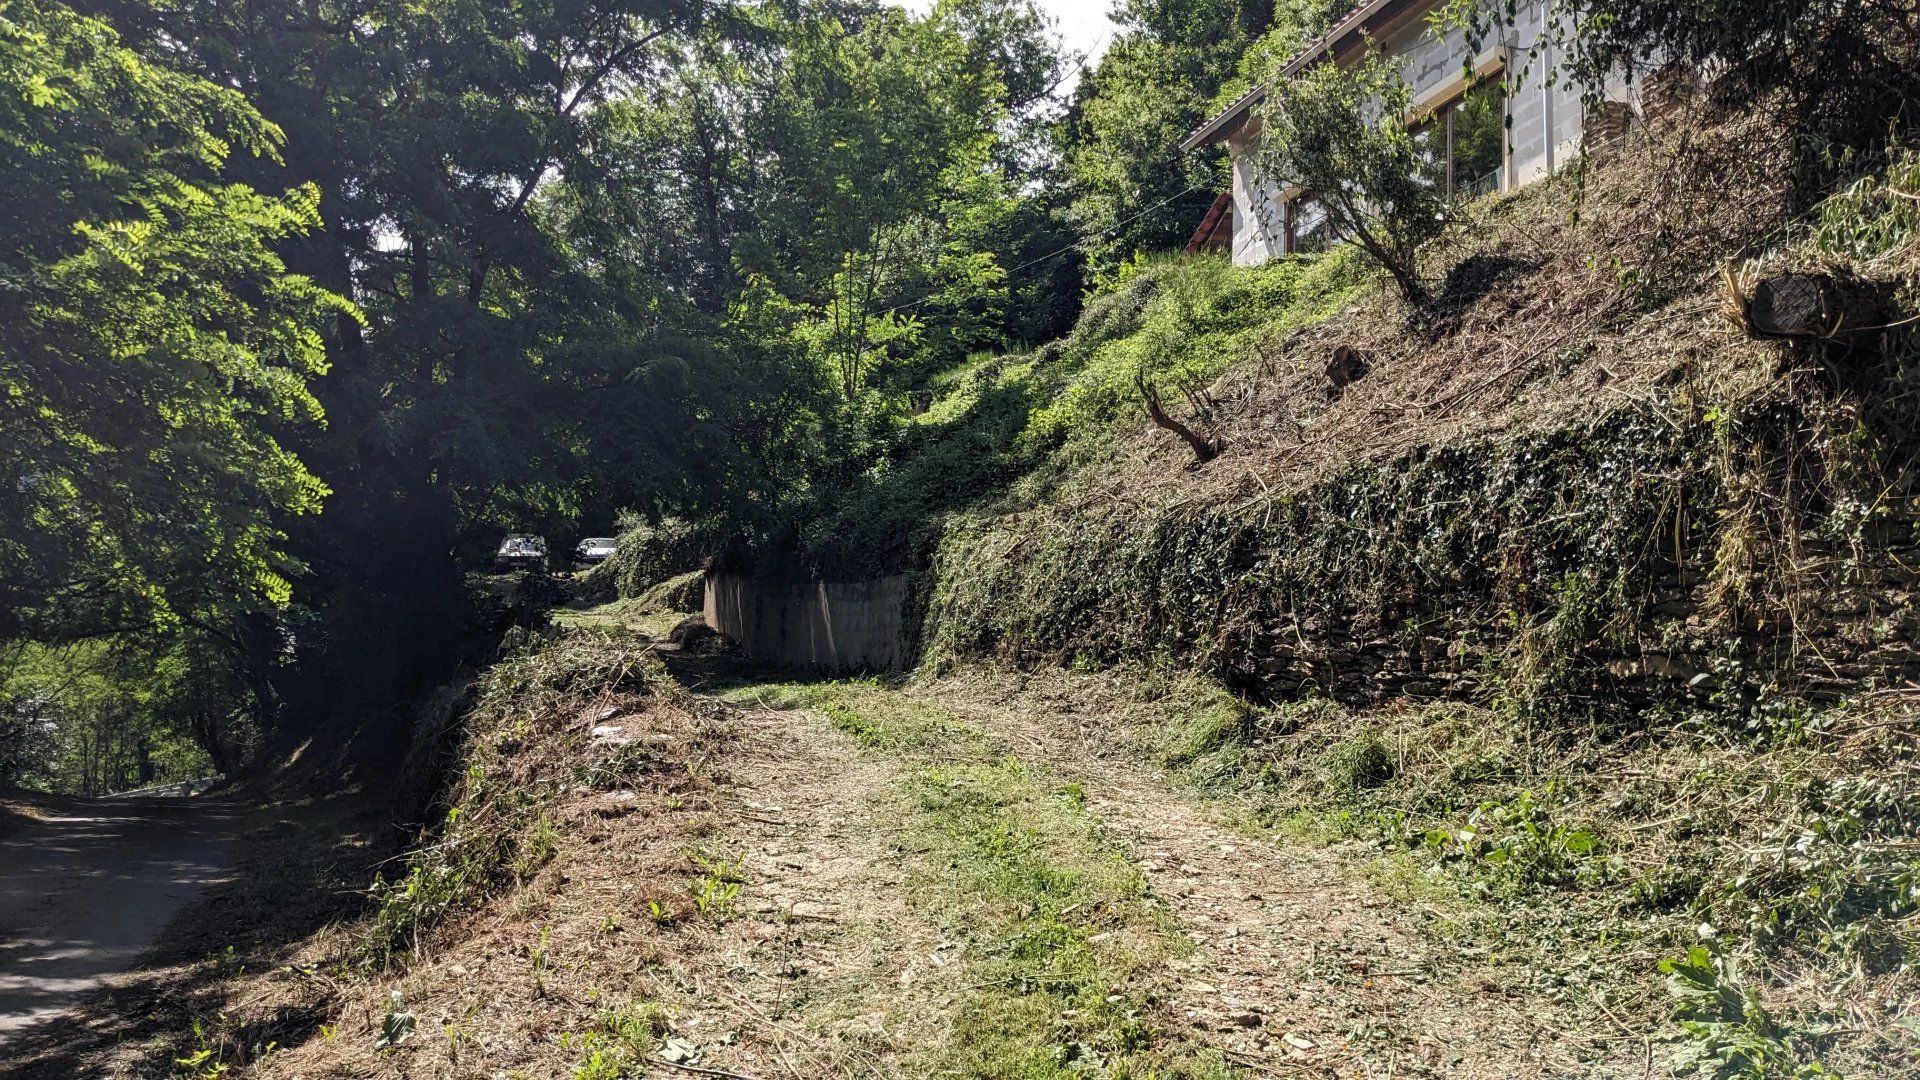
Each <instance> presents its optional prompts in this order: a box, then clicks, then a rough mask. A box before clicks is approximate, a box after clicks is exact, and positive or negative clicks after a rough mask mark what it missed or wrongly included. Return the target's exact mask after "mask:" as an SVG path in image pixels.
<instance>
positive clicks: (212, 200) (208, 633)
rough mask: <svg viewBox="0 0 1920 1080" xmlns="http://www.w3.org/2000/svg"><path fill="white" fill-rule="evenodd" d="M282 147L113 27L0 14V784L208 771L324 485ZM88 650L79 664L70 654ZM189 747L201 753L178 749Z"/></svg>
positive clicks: (306, 192)
mask: <svg viewBox="0 0 1920 1080" xmlns="http://www.w3.org/2000/svg"><path fill="white" fill-rule="evenodd" d="M283 141H284V139H283V135H282V133H281V130H280V129H279V128H278V127H276V126H274V125H273V124H271V123H269V122H268V121H267V120H265V119H263V118H262V116H261V114H260V113H259V112H258V111H256V110H255V108H254V107H253V106H252V105H250V104H249V103H248V102H247V101H246V99H245V98H243V97H242V96H241V95H240V94H239V93H237V92H235V91H234V90H232V89H231V88H228V87H225V86H221V85H217V84H216V83H214V82H211V81H208V80H205V79H201V78H197V77H195V76H193V75H189V74H183V73H181V72H178V71H175V70H171V69H170V68H168V67H166V66H164V65H162V64H157V63H153V62H150V61H149V60H147V59H145V58H143V57H142V56H141V55H140V54H139V53H138V52H137V51H136V50H134V49H132V48H129V47H127V46H126V45H125V44H123V43H122V41H121V39H120V37H119V35H118V34H116V32H115V31H114V30H113V29H111V28H110V27H109V26H108V25H107V24H106V23H104V22H102V21H99V20H97V19H91V18H85V17H83V16H80V15H78V14H76V13H75V12H74V11H72V10H71V9H69V8H67V7H64V6H62V5H59V4H54V3H41V2H38V0H7V2H6V3H3V4H0V168H4V170H5V173H6V175H7V177H8V181H7V184H8V193H7V198H6V199H5V200H4V201H3V202H0V283H4V284H0V430H4V431H5V432H6V437H5V438H4V439H0V474H4V475H5V476H7V477H9V479H8V481H7V482H6V483H4V484H0V715H5V716H6V720H5V721H3V722H0V762H3V763H0V771H4V772H5V773H7V774H9V775H10V776H11V778H15V779H30V780H31V782H37V783H43V784H48V785H51V786H54V787H57V788H61V789H65V790H73V791H81V792H86V793H98V792H103V791H108V790H117V789H121V788H125V787H130V786H135V785H137V784H139V783H142V782H146V781H149V780H157V779H160V778H162V777H167V778H176V777H178V776H179V774H181V773H183V772H193V773H197V774H200V775H204V774H205V773H207V772H210V771H215V770H217V769H220V768H224V767H225V764H226V758H227V757H228V755H229V754H231V753H235V752H237V751H238V750H240V749H241V748H242V746H243V744H244V742H245V740H244V738H243V737H241V736H243V735H244V732H245V731H246V729H247V719H246V714H247V713H249V712H252V711H256V710H258V709H259V708H260V707H261V706H263V705H265V704H266V700H265V699H266V698H267V697H268V695H267V694H266V693H265V692H264V691H263V688H262V681H261V680H262V675H263V673H264V669H266V668H269V667H270V666H271V665H272V663H273V661H272V659H271V658H269V657H265V656H262V655H261V653H260V651H259V650H258V649H257V646H258V645H259V643H260V642H261V640H262V639H263V638H265V637H268V636H274V635H273V631H272V629H271V621H272V620H273V619H274V618H276V617H278V615H279V613H280V612H281V611H282V610H283V608H284V607H285V605H286V604H287V603H288V601H289V599H290V598H291V588H292V584H291V583H292V580H293V579H294V578H295V577H297V575H298V574H299V573H300V572H301V570H302V567H301V564H300V562H299V561H298V560H297V559H296V558H295V557H294V554H293V551H292V547H291V545H290V544H289V542H288V537H287V535H286V528H287V526H288V523H289V522H290V521H291V520H292V519H294V518H296V517H299V516H301V515H310V514H313V513H314V512H316V511H317V510H319V508H320V505H321V501H322V498H323V497H324V496H325V495H326V493H327V488H326V486H325V485H324V484H323V483H322V482H321V480H320V479H319V478H318V477H316V476H315V475H314V474H313V472H311V471H310V470H309V468H308V466H307V465H306V464H305V463H304V462H303V461H302V460H301V458H300V457H299V456H297V455H296V451H295V448H294V445H293V444H292V443H290V441H289V439H290V437H291V438H292V439H294V440H297V439H299V438H303V437H305V436H306V435H308V434H310V433H311V432H312V431H313V430H315V429H316V428H317V427H318V426H319V425H320V423H321V409H320V405H319V402H318V401H317V400H316V399H315V397H314V395H313V393H312V392H311V390H310V389H309V386H308V382H309V380H311V379H313V378H314V377H316V376H318V375H320V374H322V373H323V372H325V371H326V369H327V357H326V353H325V351H324V349H323V345H322V340H321V336H320V329H321V327H323V326H325V325H331V324H332V323H334V322H336V321H340V320H344V321H347V322H352V320H353V317H354V311H353V309H352V308H351V307H350V306H349V305H348V304H347V303H346V302H345V301H344V300H342V299H340V298H339V297H338V296H336V295H334V294H332V293H329V292H327V291H326V290H324V289H322V288H319V287H318V286H316V285H315V283H314V282H313V281H311V280H309V279H308V278H306V277H303V276H301V275H299V274H295V273H292V272H290V271H289V269H288V266H287V263H286V261H285V260H284V257H283V254H282V252H283V250H284V249H285V248H286V247H287V246H288V245H291V244H296V243H299V242H300V241H301V240H302V238H303V237H305V236H307V235H308V234H310V233H311V232H312V231H313V230H314V229H316V228H317V227H318V226H319V224H320V215H319V199H320V194H319V191H318V190H317V189H316V188H314V187H312V186H311V185H303V186H298V187H294V188H293V189H292V190H289V191H287V192H285V193H284V194H282V195H278V196H274V195H269V194H265V193H263V192H261V191H256V190H254V189H253V188H250V187H248V186H246V185H245V184H241V183H236V182H234V180H233V178H234V177H235V176H236V175H239V174H242V173H244V172H246V171H247V170H248V169H250V168H253V169H257V168H259V167H261V166H265V165H271V164H272V163H274V162H276V161H277V160H278V158H279V155H280V152H281V147H282V144H283ZM74 642H79V643H81V644H79V645H77V646H73V647H68V645H69V644H70V643H74ZM187 739H192V740H194V741H196V742H197V743H198V744H199V750H198V751H193V750H191V749H189V748H188V747H185V746H182V745H181V744H182V743H183V742H184V741H185V740H187Z"/></svg>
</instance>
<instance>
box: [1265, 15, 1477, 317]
mask: <svg viewBox="0 0 1920 1080" xmlns="http://www.w3.org/2000/svg"><path fill="white" fill-rule="evenodd" d="M1412 105H1413V98H1412V91H1411V90H1409V89H1408V87H1407V84H1406V81H1405V80H1404V79H1402V78H1401V76H1400V69H1399V67H1398V66H1397V65H1396V64H1395V63H1394V62H1392V61H1390V60H1387V59H1386V58H1384V57H1382V56H1381V55H1380V54H1379V53H1378V52H1372V51H1370V52H1369V53H1368V54H1367V56H1366V57H1365V58H1364V59H1363V60H1361V61H1360V62H1359V63H1358V64H1355V65H1353V66H1351V67H1342V66H1340V65H1336V64H1319V65H1316V66H1315V67H1313V68H1312V69H1311V70H1309V71H1308V72H1306V73H1305V74H1303V75H1301V76H1300V77H1298V78H1294V79H1287V78H1282V79H1279V80H1277V81H1276V82H1275V83H1274V85H1273V87H1272V89H1271V90H1270V91H1269V92H1268V94H1267V103H1266V107H1265V109H1264V110H1263V111H1262V113H1261V120H1262V123H1263V124H1264V125H1265V132H1266V133H1265V136H1264V141H1263V143H1262V148H1261V152H1260V159H1259V160H1260V169H1261V172H1262V173H1263V174H1264V175H1266V176H1269V177H1284V178H1285V179H1286V181H1287V182H1288V183H1291V184H1298V185H1300V186H1301V187H1303V188H1305V189H1306V190H1308V191H1311V192H1313V193H1314V197H1315V198H1316V199H1317V200H1318V202H1319V204H1320V205H1321V207H1323V208H1324V209H1325V211H1326V214H1327V217H1328V220H1329V221H1330V222H1331V223H1332V224H1333V226H1334V231H1335V232H1336V233H1337V234H1338V235H1339V236H1341V237H1342V238H1344V239H1347V240H1350V241H1352V242H1353V243H1354V244H1355V245H1356V246H1358V247H1359V248H1360V249H1361V250H1362V251H1365V252H1366V253H1367V255H1368V257H1370V258H1371V259H1372V260H1373V261H1374V262H1376V263H1378V264H1379V265H1380V267H1381V269H1383V270H1385V271H1386V272H1387V273H1388V275H1390V276H1391V277H1392V278H1393V281H1394V284H1395V285H1397V286H1399V289H1400V294H1401V295H1402V296H1404V297H1406V299H1407V302H1408V303H1412V304H1424V303H1425V302H1426V300H1427V296H1428V293H1427V287H1426V285H1425V284H1424V283H1422V282H1421V280H1420V274H1419V261H1418V256H1419V252H1420V246H1421V245H1422V244H1425V243H1427V242H1428V241H1430V240H1433V239H1434V238H1436V237H1438V236H1439V235H1440V233H1441V231H1442V230H1444V229H1445V228H1446V222H1447V217H1448V210H1449V202H1450V199H1449V197H1448V195H1447V191H1446V188H1445V186H1444V185H1441V184H1437V183H1435V182H1434V177H1433V164H1432V162H1431V160H1430V158H1429V156H1428V154H1427V153H1426V152H1425V151H1424V150H1423V149H1422V147H1421V146H1420V144H1419V141H1418V140H1417V139H1416V138H1415V136H1414V134H1413V132H1411V131H1409V130H1408V128H1407V125H1406V122H1405V119H1404V118H1405V117H1406V116H1407V115H1408V114H1409V113H1410V112H1411V111H1412Z"/></svg>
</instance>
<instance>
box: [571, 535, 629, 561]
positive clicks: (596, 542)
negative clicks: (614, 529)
mask: <svg viewBox="0 0 1920 1080" xmlns="http://www.w3.org/2000/svg"><path fill="white" fill-rule="evenodd" d="M618 550H620V546H619V545H618V544H616V543H614V541H613V538H612V537H610V536H591V537H588V538H587V539H585V540H582V541H580V542H579V543H578V544H575V545H574V548H573V558H574V561H575V562H583V563H597V562H605V561H606V560H608V559H611V558H613V553H614V552H616V551H618Z"/></svg>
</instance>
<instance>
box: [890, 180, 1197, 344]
mask: <svg viewBox="0 0 1920 1080" xmlns="http://www.w3.org/2000/svg"><path fill="white" fill-rule="evenodd" d="M1199 190H1200V187H1199V185H1197V184H1189V185H1187V187H1186V189H1185V190H1182V191H1178V192H1175V193H1174V194H1172V195H1169V196H1167V197H1166V198H1164V199H1162V200H1160V201H1159V202H1157V203H1155V204H1153V205H1152V206H1149V207H1147V208H1146V209H1145V210H1142V211H1140V212H1139V213H1137V214H1134V215H1133V216H1132V217H1129V218H1127V219H1126V220H1124V221H1119V222H1115V223H1114V224H1112V225H1109V226H1107V227H1106V228H1105V229H1103V230H1101V231H1100V232H1097V233H1095V234H1093V235H1092V236H1089V237H1086V238H1084V239H1080V240H1075V241H1074V242H1073V243H1071V244H1068V245H1067V246H1066V247H1063V248H1060V249H1059V250H1057V251H1049V252H1048V253H1046V254H1045V255H1042V256H1040V257H1039V258H1037V259H1029V260H1027V261H1026V262H1023V263H1021V264H1020V265H1019V266H1016V267H1014V268H1013V269H1011V270H1008V271H1007V275H1008V276H1009V277H1011V276H1012V275H1014V274H1017V273H1019V272H1020V271H1022V270H1025V269H1027V268H1028V267H1033V266H1038V265H1040V264H1041V263H1043V262H1046V261H1047V260H1049V259H1057V258H1059V257H1060V256H1062V255H1065V254H1066V253H1067V252H1069V251H1072V250H1074V249H1075V248H1080V247H1085V246H1086V245H1088V244H1091V243H1093V242H1094V241H1095V240H1101V239H1104V238H1106V237H1108V236H1111V235H1113V234H1114V233H1116V232H1119V231H1120V230H1121V229H1124V228H1126V227H1127V226H1129V225H1131V224H1133V223H1134V222H1136V221H1139V220H1140V219H1141V218H1143V217H1146V216H1147V215H1148V214H1151V213H1153V212H1154V211H1155V210H1160V209H1163V208H1165V207H1166V206H1168V205H1170V204H1171V203H1173V201H1174V200H1176V199H1183V198H1185V197H1187V196H1188V195H1191V194H1193V193H1194V192H1196V191H1199ZM932 299H933V294H932V293H928V294H927V295H925V296H923V297H921V298H920V299H918V300H915V301H914V302H912V303H911V304H895V305H894V306H892V307H890V308H888V309H887V310H885V311H883V312H881V315H882V316H886V315H892V314H893V313H894V312H896V311H911V310H913V309H914V308H917V307H919V306H920V305H922V304H924V303H926V302H927V301H929V300H932Z"/></svg>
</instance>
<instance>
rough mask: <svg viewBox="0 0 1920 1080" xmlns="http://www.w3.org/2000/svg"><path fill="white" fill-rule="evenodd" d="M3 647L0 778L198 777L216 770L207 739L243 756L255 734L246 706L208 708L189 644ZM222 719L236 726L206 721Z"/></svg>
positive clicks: (34, 782) (59, 781) (25, 782)
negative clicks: (169, 647) (230, 710)
mask: <svg viewBox="0 0 1920 1080" xmlns="http://www.w3.org/2000/svg"><path fill="white" fill-rule="evenodd" d="M6 656H7V660H6V662H5V664H4V665H0V785H16V784H17V785H22V786H27V787H35V788H44V789H46V790H49V791H57V792H63V793H67V794H73V795H81V796H95V795H106V794H111V793H113V792H118V791H127V790H131V789H134V788H139V787H146V786H150V785H156V784H168V783H173V782H176V781H180V780H193V779H198V778H201V777H206V776H210V775H213V774H214V773H217V772H219V771H220V770H219V768H218V767H217V766H216V765H215V764H214V762H213V760H212V758H211V757H209V756H208V754H207V752H206V750H205V749H204V748H203V747H202V745H201V742H202V741H204V742H206V743H207V744H209V745H213V746H214V747H215V748H216V749H219V750H222V751H224V752H227V753H232V754H234V755H236V756H237V755H238V754H239V753H240V752H241V751H242V750H243V749H244V747H245V745H246V743H247V741H248V739H249V737H250V736H251V735H252V730H251V728H250V727H249V726H247V725H246V722H245V717H244V715H242V714H236V715H234V716H232V717H225V718H223V717H220V716H218V715H217V714H211V715H210V714H209V713H207V712H204V711H202V710H203V709H204V708H206V707H208V706H210V705H211V704H212V703H211V702H208V701H206V700H205V699H204V698H203V696H202V695H203V694H204V692H205V684H206V681H207V679H208V672H207V670H206V669H205V668H204V667H203V666H202V665H203V664H204V658H203V657H201V656H198V655H196V654H195V653H192V652H183V651H161V652H158V653H156V652H154V651H152V650H150V649H145V648H140V647H137V646H136V645H134V644H132V643H127V642H112V641H103V640H95V641H84V642H78V643H75V644H72V645H63V646H57V647H52V648H49V647H46V646H41V645H31V644H21V645H17V646H14V647H11V648H8V649H6ZM220 719H228V720H230V721H231V723H232V724H234V725H235V727H233V728H231V729H228V730H210V729H209V727H208V725H211V724H214V723H215V722H216V721H218V720H220ZM196 725H198V726H197V727H196ZM197 740H198V741H197Z"/></svg>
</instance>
